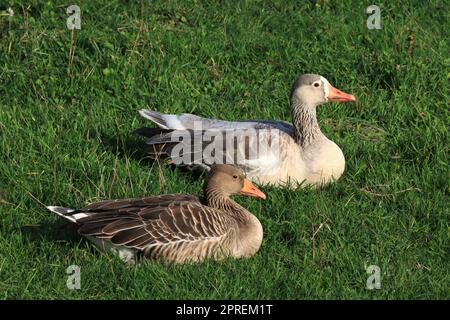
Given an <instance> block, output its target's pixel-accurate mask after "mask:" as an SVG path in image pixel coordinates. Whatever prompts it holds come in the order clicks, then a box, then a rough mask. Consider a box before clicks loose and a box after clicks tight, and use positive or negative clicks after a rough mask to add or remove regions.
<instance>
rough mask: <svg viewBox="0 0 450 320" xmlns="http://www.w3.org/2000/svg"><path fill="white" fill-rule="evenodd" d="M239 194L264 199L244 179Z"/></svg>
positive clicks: (262, 194) (255, 188) (264, 196)
mask: <svg viewBox="0 0 450 320" xmlns="http://www.w3.org/2000/svg"><path fill="white" fill-rule="evenodd" d="M240 194H243V195H247V196H251V197H256V198H261V199H265V198H266V195H265V194H264V193H263V192H262V191H261V190H259V189H258V188H257V187H255V186H254V185H253V183H251V182H250V181H249V180H247V179H244V186H243V187H242V189H241V192H240Z"/></svg>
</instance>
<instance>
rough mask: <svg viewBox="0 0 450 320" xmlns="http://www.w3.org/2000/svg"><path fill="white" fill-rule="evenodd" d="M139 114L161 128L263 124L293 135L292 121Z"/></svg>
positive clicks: (219, 127)
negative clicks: (231, 119) (226, 119)
mask: <svg viewBox="0 0 450 320" xmlns="http://www.w3.org/2000/svg"><path fill="white" fill-rule="evenodd" d="M139 114H140V115H141V116H143V117H144V118H146V119H148V120H150V121H152V122H154V123H155V124H156V125H158V127H159V128H161V129H171V130H210V129H214V130H236V129H255V128H260V127H261V126H262V125H264V126H267V127H271V128H274V129H278V130H281V131H283V132H285V133H287V134H288V135H290V136H292V133H293V127H292V123H289V122H286V121H281V120H243V121H225V120H218V119H208V118H203V117H199V116H196V115H194V114H189V113H183V114H180V115H176V114H164V113H161V112H157V111H153V110H150V109H142V110H139Z"/></svg>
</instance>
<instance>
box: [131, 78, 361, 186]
mask: <svg viewBox="0 0 450 320" xmlns="http://www.w3.org/2000/svg"><path fill="white" fill-rule="evenodd" d="M290 99H291V111H292V118H293V119H292V124H291V123H287V122H285V121H278V120H245V121H224V120H216V119H207V118H202V117H199V116H196V115H192V114H181V115H174V114H163V113H159V112H156V111H153V110H148V109H143V110H140V111H139V112H140V114H141V115H142V116H143V117H145V118H147V119H149V120H151V121H152V122H154V123H155V124H156V125H158V127H159V129H150V128H141V129H138V130H137V132H138V133H139V134H142V135H144V136H146V137H149V139H148V141H147V143H148V144H150V145H151V146H152V147H153V148H154V149H153V150H152V151H151V154H153V155H154V156H160V155H163V156H168V157H170V158H171V162H172V163H175V164H177V165H188V166H191V167H192V166H193V167H199V168H202V169H206V170H208V169H209V167H210V166H211V164H214V163H228V164H235V165H238V166H240V167H242V168H244V170H245V171H246V174H247V177H249V179H251V180H253V181H255V182H258V183H262V184H273V185H276V186H284V185H286V184H291V186H293V187H296V186H298V185H299V184H301V183H303V182H304V184H303V185H322V184H325V183H328V182H331V181H333V180H336V179H338V178H339V177H340V176H341V175H342V173H343V172H344V168H345V158H344V155H343V153H342V151H341V149H340V148H339V147H338V146H337V145H336V144H335V143H334V142H333V141H331V140H329V139H328V138H327V137H326V136H325V135H324V134H323V133H322V131H321V130H320V127H319V123H318V121H317V117H316V107H317V106H318V105H321V104H323V103H326V102H330V101H340V102H344V101H355V100H356V98H355V97H354V96H353V95H351V94H348V93H345V92H342V91H340V90H338V89H336V88H335V87H333V86H332V85H331V84H330V83H329V82H328V80H327V79H325V78H324V77H322V76H320V75H317V74H304V75H301V76H300V77H299V78H298V79H297V80H296V81H295V83H294V86H293V87H292V90H291V98H290ZM217 137H218V138H219V139H218V138H217ZM211 138H213V139H211ZM217 139H218V140H217ZM212 141H214V142H212ZM234 141H237V143H235V142H234ZM224 142H225V143H224ZM230 142H231V143H230ZM211 150H214V152H211ZM261 150H262V151H261Z"/></svg>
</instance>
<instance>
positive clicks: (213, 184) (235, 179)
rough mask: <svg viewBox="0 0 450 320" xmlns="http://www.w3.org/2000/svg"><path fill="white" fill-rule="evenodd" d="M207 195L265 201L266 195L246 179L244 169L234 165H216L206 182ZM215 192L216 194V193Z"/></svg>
mask: <svg viewBox="0 0 450 320" xmlns="http://www.w3.org/2000/svg"><path fill="white" fill-rule="evenodd" d="M204 189H205V193H206V194H209V193H211V191H213V192H212V194H221V195H222V196H226V197H229V196H231V195H236V194H241V195H247V196H251V197H256V198H261V199H265V198H266V195H265V194H264V193H263V192H262V191H261V190H259V189H258V188H257V187H255V186H254V185H253V184H252V183H251V182H250V181H249V180H248V179H246V177H245V173H244V171H243V170H242V169H240V168H239V167H236V166H232V165H225V164H221V165H214V166H212V167H211V170H210V171H209V173H208V176H207V177H206V180H205V187H204ZM214 191H215V192H214Z"/></svg>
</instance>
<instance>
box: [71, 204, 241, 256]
mask: <svg viewBox="0 0 450 320" xmlns="http://www.w3.org/2000/svg"><path fill="white" fill-rule="evenodd" d="M168 196H169V197H168ZM170 196H172V195H165V196H161V197H162V198H163V202H159V203H156V202H155V201H153V199H149V198H143V199H135V201H132V200H133V199H126V200H120V201H102V202H100V203H94V204H90V205H89V206H87V207H86V208H84V209H82V210H80V211H83V212H86V211H87V212H88V213H89V215H88V217H85V218H82V219H79V220H78V221H77V222H78V224H79V226H80V227H79V230H78V231H79V233H80V234H82V235H85V236H95V237H97V238H102V239H104V240H108V241H111V243H113V244H114V245H120V246H125V247H128V248H133V249H136V250H138V251H141V252H142V253H143V254H144V255H145V256H147V257H149V258H153V259H159V258H162V259H163V260H165V261H173V262H184V261H187V260H193V261H197V260H202V259H204V258H208V257H216V258H218V257H219V256H220V255H222V254H224V252H222V244H223V242H224V241H226V239H227V238H228V237H227V236H228V235H230V233H232V232H234V230H235V229H236V228H237V226H235V225H236V222H235V221H234V220H232V219H230V217H229V215H228V214H227V213H226V212H222V211H220V210H216V209H213V208H210V207H207V206H204V205H202V204H201V203H200V202H199V201H198V198H196V197H193V196H191V197H192V198H195V199H192V201H182V200H180V199H181V198H179V197H175V198H174V199H176V200H174V201H172V202H170ZM150 198H156V197H150ZM164 203H165V204H164ZM148 204H149V205H148ZM85 209H87V210H86V211H84V210H85ZM230 226H231V227H230ZM234 227H236V228H234Z"/></svg>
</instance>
